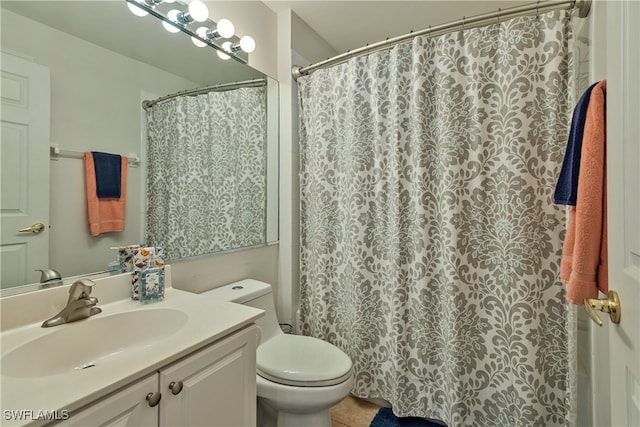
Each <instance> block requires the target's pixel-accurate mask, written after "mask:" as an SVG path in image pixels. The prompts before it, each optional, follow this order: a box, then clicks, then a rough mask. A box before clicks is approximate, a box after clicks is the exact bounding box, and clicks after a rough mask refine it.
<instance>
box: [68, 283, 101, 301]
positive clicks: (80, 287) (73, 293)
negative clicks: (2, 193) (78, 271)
mask: <svg viewBox="0 0 640 427" xmlns="http://www.w3.org/2000/svg"><path fill="white" fill-rule="evenodd" d="M95 284H96V282H94V281H93V280H89V279H80V280H76V281H75V282H73V285H71V287H70V288H69V301H73V300H77V299H80V298H87V297H89V295H91V288H92V287H93V285H95Z"/></svg>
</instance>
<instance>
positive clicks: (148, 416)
mask: <svg viewBox="0 0 640 427" xmlns="http://www.w3.org/2000/svg"><path fill="white" fill-rule="evenodd" d="M157 390H158V374H153V375H151V376H149V377H146V378H145V379H142V380H140V381H137V382H135V383H133V384H132V385H130V386H127V388H126V389H125V390H122V391H119V392H117V393H115V394H113V395H111V396H109V397H106V398H104V399H101V401H99V402H98V403H95V404H93V405H91V406H89V407H88V408H86V409H83V410H81V411H80V412H77V413H74V412H72V413H71V414H69V415H70V417H69V419H68V420H66V421H63V422H62V423H60V424H59V425H62V426H65V427H67V426H96V427H102V426H105V427H106V426H113V427H116V426H118V427H121V426H131V427H157V426H158V406H155V407H151V406H150V405H149V402H148V401H147V399H146V396H147V395H148V394H149V393H155V392H156V391H157ZM163 397H165V396H163Z"/></svg>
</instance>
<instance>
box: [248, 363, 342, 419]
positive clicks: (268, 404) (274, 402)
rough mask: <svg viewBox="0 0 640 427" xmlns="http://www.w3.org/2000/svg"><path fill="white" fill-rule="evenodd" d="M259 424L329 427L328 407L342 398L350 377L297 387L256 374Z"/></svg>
mask: <svg viewBox="0 0 640 427" xmlns="http://www.w3.org/2000/svg"><path fill="white" fill-rule="evenodd" d="M256 386H257V392H258V408H257V409H258V411H257V412H258V427H331V416H330V415H329V409H330V408H331V407H332V406H334V405H336V404H337V403H339V402H340V401H342V399H344V398H345V397H347V395H348V394H349V392H350V391H351V387H352V386H353V377H349V379H347V380H346V381H344V382H341V383H338V384H335V385H332V386H323V387H297V386H287V385H282V384H278V383H274V382H272V381H269V380H267V379H265V378H262V377H261V376H260V375H256Z"/></svg>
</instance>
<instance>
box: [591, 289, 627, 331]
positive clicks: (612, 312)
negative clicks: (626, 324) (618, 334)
mask: <svg viewBox="0 0 640 427" xmlns="http://www.w3.org/2000/svg"><path fill="white" fill-rule="evenodd" d="M584 309H585V310H587V314H588V315H589V317H591V319H593V321H594V322H596V323H597V324H598V326H602V319H600V316H598V313H596V310H599V311H602V312H603V313H609V318H610V319H611V321H612V322H613V323H620V315H621V314H620V312H621V308H620V297H619V296H618V293H617V292H616V291H609V294H608V296H607V298H602V299H589V298H585V299H584Z"/></svg>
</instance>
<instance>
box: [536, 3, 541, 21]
mask: <svg viewBox="0 0 640 427" xmlns="http://www.w3.org/2000/svg"><path fill="white" fill-rule="evenodd" d="M536 19H540V0H538V1H537V2H536Z"/></svg>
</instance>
